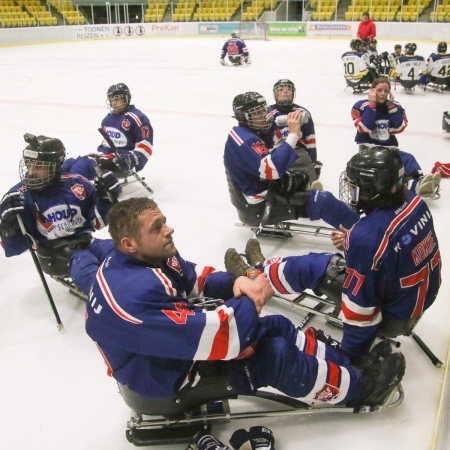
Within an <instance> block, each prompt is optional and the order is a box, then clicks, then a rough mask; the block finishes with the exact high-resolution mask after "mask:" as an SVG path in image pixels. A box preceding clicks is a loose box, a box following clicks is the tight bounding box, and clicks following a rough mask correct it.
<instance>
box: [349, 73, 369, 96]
mask: <svg viewBox="0 0 450 450" xmlns="http://www.w3.org/2000/svg"><path fill="white" fill-rule="evenodd" d="M344 78H345V77H344ZM345 82H346V83H347V86H346V87H345V89H344V91H345V90H347V88H348V87H351V88H352V89H353V93H354V94H363V93H364V92H366V91H368V90H369V89H370V88H371V85H372V82H371V81H369V78H366V77H363V78H362V79H361V80H357V81H356V82H353V81H352V80H350V79H348V78H345Z"/></svg>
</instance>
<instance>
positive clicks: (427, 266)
mask: <svg viewBox="0 0 450 450" xmlns="http://www.w3.org/2000/svg"><path fill="white" fill-rule="evenodd" d="M343 183H344V189H342V192H345V194H346V195H345V196H343V198H344V199H345V200H346V201H348V203H349V206H351V207H353V208H355V209H356V210H357V211H358V212H359V213H364V214H365V216H363V217H362V218H361V219H360V220H359V221H358V222H357V223H355V224H354V225H353V226H352V227H351V228H350V229H349V230H344V231H342V232H337V231H336V232H334V233H333V237H332V240H333V243H334V244H335V246H336V247H337V248H338V250H341V251H344V255H345V261H344V260H343V258H344V257H343V256H342V255H340V254H335V255H333V254H330V253H310V254H308V255H304V256H295V257H287V258H271V259H268V260H266V259H265V257H264V256H263V255H262V253H261V250H260V247H259V243H258V241H257V240H255V239H253V240H251V241H249V243H248V244H247V248H246V256H247V260H248V262H249V263H250V264H251V265H252V266H255V265H258V264H259V265H260V268H261V269H262V270H263V272H264V273H266V274H267V276H268V278H269V281H270V282H271V285H272V288H273V289H274V291H275V292H276V293H278V294H281V295H283V294H291V293H295V292H302V291H304V290H305V289H313V290H314V291H317V292H318V293H319V294H325V295H327V297H328V298H329V299H330V300H332V301H334V302H335V304H336V305H337V306H338V307H339V306H340V304H341V301H342V312H343V315H344V318H343V322H344V335H343V339H342V347H341V350H342V351H343V352H344V353H345V354H347V355H348V356H350V357H351V358H352V359H353V360H357V359H358V358H360V357H361V356H363V355H365V354H366V353H367V352H368V351H369V349H370V346H371V345H372V343H373V341H374V340H375V338H376V336H377V334H378V332H379V330H382V329H384V330H385V331H386V330H388V331H389V335H392V334H393V335H394V336H397V335H402V334H404V333H405V332H406V331H408V330H410V329H411V328H412V326H413V325H414V324H415V323H416V322H417V321H418V320H419V319H420V317H421V316H422V314H423V313H424V311H425V310H426V309H428V308H429V307H430V306H431V305H432V304H433V302H434V301H435V299H436V296H437V294H438V291H439V287H440V283H441V257H440V252H439V245H438V241H437V237H436V233H435V230H434V226H433V217H432V215H431V212H430V210H429V209H428V207H427V205H426V203H425V202H424V201H422V200H421V199H420V198H419V197H418V196H416V195H415V194H414V193H413V192H411V191H408V190H406V189H405V188H404V185H403V162H402V160H401V158H400V155H399V154H398V152H397V151H396V150H391V149H389V148H385V147H374V148H371V149H368V150H366V151H365V152H362V153H358V154H357V155H355V156H353V157H352V158H351V159H350V161H349V162H348V163H347V169H346V176H345V178H344V179H343ZM225 266H226V268H227V270H229V271H231V272H233V273H235V274H237V275H244V274H245V273H246V271H247V270H248V269H249V266H248V265H247V264H245V262H244V261H243V260H242V259H241V257H240V255H239V254H238V253H237V252H236V250H234V249H230V250H228V251H227V254H226V257H225Z"/></svg>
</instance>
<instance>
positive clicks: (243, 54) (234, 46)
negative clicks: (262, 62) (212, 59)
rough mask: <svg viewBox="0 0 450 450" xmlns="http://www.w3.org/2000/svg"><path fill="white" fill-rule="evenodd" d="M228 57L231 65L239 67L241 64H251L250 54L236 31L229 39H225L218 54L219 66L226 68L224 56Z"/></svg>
mask: <svg viewBox="0 0 450 450" xmlns="http://www.w3.org/2000/svg"><path fill="white" fill-rule="evenodd" d="M227 55H228V60H229V61H230V62H231V64H232V65H235V66H240V65H242V64H244V63H245V64H248V65H249V64H251V60H250V53H249V51H248V48H247V45H246V44H245V42H244V40H243V39H241V38H240V37H239V33H238V32H237V31H233V32H232V33H231V39H227V41H226V42H225V44H223V47H222V53H221V54H220V60H219V61H220V64H222V66H226V65H227V63H226V61H225V56H227Z"/></svg>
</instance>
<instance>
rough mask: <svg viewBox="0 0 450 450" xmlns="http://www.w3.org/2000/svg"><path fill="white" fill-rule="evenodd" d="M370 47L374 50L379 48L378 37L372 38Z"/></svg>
mask: <svg viewBox="0 0 450 450" xmlns="http://www.w3.org/2000/svg"><path fill="white" fill-rule="evenodd" d="M369 48H371V49H372V50H376V49H377V40H376V39H371V40H370V41H369Z"/></svg>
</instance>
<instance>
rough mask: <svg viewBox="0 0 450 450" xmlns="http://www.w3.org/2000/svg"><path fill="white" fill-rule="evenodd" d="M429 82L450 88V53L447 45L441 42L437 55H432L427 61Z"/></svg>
mask: <svg viewBox="0 0 450 450" xmlns="http://www.w3.org/2000/svg"><path fill="white" fill-rule="evenodd" d="M427 69H428V75H427V80H428V82H431V83H434V84H437V85H447V86H450V53H447V43H446V42H439V44H438V46H437V53H432V54H431V55H430V56H429V58H428V60H427Z"/></svg>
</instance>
